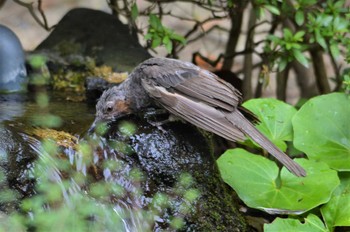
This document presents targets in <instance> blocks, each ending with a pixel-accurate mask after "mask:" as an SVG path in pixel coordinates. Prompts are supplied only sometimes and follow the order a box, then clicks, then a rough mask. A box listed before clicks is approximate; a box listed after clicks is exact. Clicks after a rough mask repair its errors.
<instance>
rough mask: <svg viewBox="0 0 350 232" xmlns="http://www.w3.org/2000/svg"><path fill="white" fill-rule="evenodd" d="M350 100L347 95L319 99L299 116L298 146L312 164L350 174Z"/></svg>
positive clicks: (295, 124)
mask: <svg viewBox="0 0 350 232" xmlns="http://www.w3.org/2000/svg"><path fill="white" fill-rule="evenodd" d="M349 116H350V98H349V96H348V95H346V94H344V93H332V94H327V95H322V96H317V97H315V98H312V99H310V100H309V101H308V102H307V103H305V104H304V105H303V106H302V107H301V109H300V110H299V111H298V112H297V113H296V114H295V116H294V118H293V120H292V123H293V128H294V145H295V147H296V148H297V149H299V150H300V151H303V152H305V154H306V155H307V156H308V157H309V159H312V160H320V161H323V162H326V163H327V164H328V165H329V166H330V167H331V168H334V169H337V170H346V171H349V170H350V124H349V118H350V117H349Z"/></svg>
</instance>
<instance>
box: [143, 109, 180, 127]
mask: <svg viewBox="0 0 350 232" xmlns="http://www.w3.org/2000/svg"><path fill="white" fill-rule="evenodd" d="M157 116H166V117H167V118H166V119H164V120H158V118H157ZM144 117H145V118H146V120H147V122H148V123H149V124H151V125H152V126H154V127H157V128H158V129H159V130H161V131H163V132H165V130H164V129H163V127H162V125H164V124H166V123H169V122H173V121H176V120H177V119H176V117H175V116H173V115H172V114H170V115H169V112H168V111H167V110H165V109H154V108H150V109H147V111H146V112H144ZM151 118H152V119H151ZM154 119H155V120H154Z"/></svg>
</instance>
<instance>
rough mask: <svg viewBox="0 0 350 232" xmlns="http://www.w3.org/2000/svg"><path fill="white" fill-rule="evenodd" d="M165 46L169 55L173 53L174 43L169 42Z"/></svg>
mask: <svg viewBox="0 0 350 232" xmlns="http://www.w3.org/2000/svg"><path fill="white" fill-rule="evenodd" d="M164 45H165V48H166V50H167V52H168V53H171V51H172V50H173V43H172V42H168V43H166V44H164Z"/></svg>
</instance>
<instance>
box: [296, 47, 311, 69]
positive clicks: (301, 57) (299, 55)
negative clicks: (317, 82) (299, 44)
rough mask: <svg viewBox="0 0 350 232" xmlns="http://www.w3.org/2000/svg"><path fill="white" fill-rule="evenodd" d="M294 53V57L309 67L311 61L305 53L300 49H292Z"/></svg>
mask: <svg viewBox="0 0 350 232" xmlns="http://www.w3.org/2000/svg"><path fill="white" fill-rule="evenodd" d="M292 53H293V56H294V58H295V59H296V60H297V61H298V62H299V63H300V64H302V65H304V66H305V67H306V68H307V67H309V62H308V60H307V59H306V57H305V56H304V54H303V53H302V52H301V51H300V50H298V49H292Z"/></svg>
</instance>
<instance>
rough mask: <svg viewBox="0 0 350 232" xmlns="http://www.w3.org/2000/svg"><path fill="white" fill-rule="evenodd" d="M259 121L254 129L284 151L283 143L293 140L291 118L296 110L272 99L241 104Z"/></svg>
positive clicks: (284, 145)
mask: <svg viewBox="0 0 350 232" xmlns="http://www.w3.org/2000/svg"><path fill="white" fill-rule="evenodd" d="M243 106H244V107H246V108H247V109H249V110H250V111H252V112H253V113H254V114H255V115H256V116H258V118H259V120H260V122H261V123H260V124H258V125H257V126H256V127H257V128H258V129H259V130H260V131H261V132H262V133H263V134H264V135H266V136H267V137H268V138H269V139H270V140H271V141H272V142H273V143H274V144H276V145H277V146H278V147H279V148H280V149H282V150H284V151H285V150H286V148H287V145H286V143H285V141H291V140H292V138H293V131H292V118H293V116H294V114H295V113H296V109H295V108H294V107H293V106H291V105H288V104H286V103H284V102H282V101H279V100H277V99H272V98H266V99H251V100H249V101H246V102H245V103H244V104H243Z"/></svg>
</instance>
